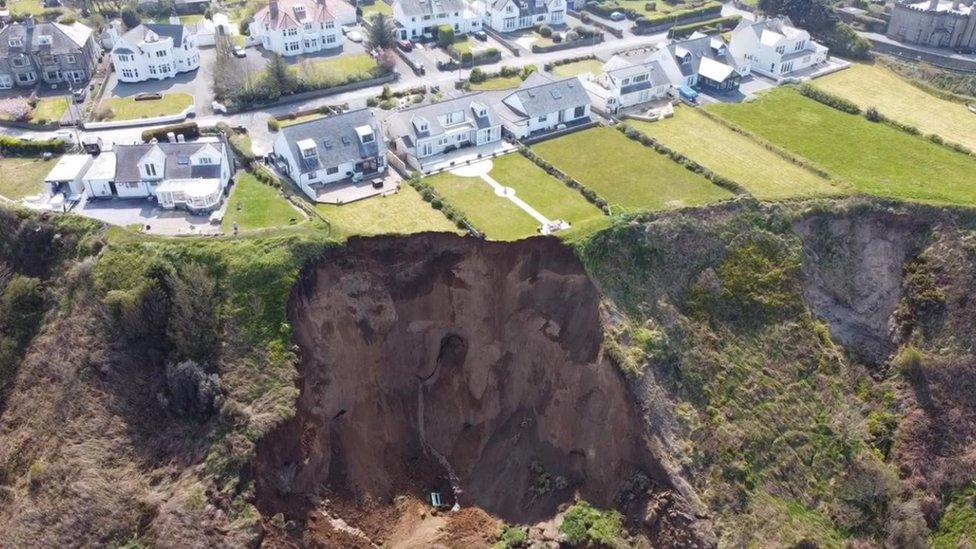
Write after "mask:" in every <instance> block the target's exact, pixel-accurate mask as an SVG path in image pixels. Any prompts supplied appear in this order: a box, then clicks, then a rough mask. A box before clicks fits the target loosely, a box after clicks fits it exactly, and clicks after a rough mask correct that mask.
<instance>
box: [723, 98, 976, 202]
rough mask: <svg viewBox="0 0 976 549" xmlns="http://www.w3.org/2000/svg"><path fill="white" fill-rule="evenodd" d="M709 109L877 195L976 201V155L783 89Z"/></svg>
mask: <svg viewBox="0 0 976 549" xmlns="http://www.w3.org/2000/svg"><path fill="white" fill-rule="evenodd" d="M709 109H711V110H712V112H715V113H717V114H719V115H720V116H723V117H725V118H726V119H727V120H730V121H731V122H733V123H735V124H738V125H739V126H741V127H743V128H745V129H746V130H749V131H750V132H752V133H754V134H756V135H758V136H760V137H762V138H764V139H767V140H769V141H771V142H773V143H775V144H776V145H778V146H780V147H783V148H784V149H787V150H789V151H791V152H793V153H795V154H798V155H800V156H803V157H806V158H808V159H809V160H811V161H813V163H815V164H817V165H818V166H820V167H821V168H823V169H825V170H827V171H828V172H829V173H831V174H833V175H834V176H836V177H839V178H840V179H843V180H845V181H846V182H847V183H850V184H851V185H852V186H853V187H854V188H855V189H856V190H859V191H862V192H866V193H870V194H875V195H878V196H883V197H889V198H898V199H908V200H918V201H923V202H930V203H938V204H959V205H974V204H976V184H974V181H976V177H974V174H976V160H974V159H973V158H972V157H969V156H966V155H963V154H959V153H956V152H953V151H950V150H948V149H946V148H945V147H940V146H938V145H935V144H933V143H930V142H928V141H926V140H925V139H923V138H920V137H916V136H912V135H908V134H906V133H904V132H902V131H899V130H896V129H894V128H891V127H889V126H886V125H884V124H877V123H873V122H869V121H868V120H867V119H865V118H864V117H863V116H856V115H851V114H846V113H843V112H841V111H838V110H836V109H833V108H830V107H827V106H826V105H822V104H820V103H817V102H815V101H813V100H810V99H807V98H805V97H803V96H801V95H800V94H799V93H797V92H796V90H793V89H790V88H780V89H777V90H774V91H772V92H769V93H767V94H764V95H763V96H762V97H761V98H760V99H758V100H756V101H752V102H750V103H744V104H740V105H728V104H716V105H713V106H711V107H709ZM970 116H972V115H970Z"/></svg>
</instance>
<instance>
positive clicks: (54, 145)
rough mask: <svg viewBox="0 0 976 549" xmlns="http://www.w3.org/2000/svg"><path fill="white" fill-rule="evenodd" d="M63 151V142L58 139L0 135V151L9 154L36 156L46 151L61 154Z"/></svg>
mask: <svg viewBox="0 0 976 549" xmlns="http://www.w3.org/2000/svg"><path fill="white" fill-rule="evenodd" d="M64 151H65V144H64V141H62V140H60V139H47V140H37V141H35V140H31V139H19V138H17V137H10V136H6V135H0V152H2V153H4V154H8V155H11V156H38V155H41V154H43V153H46V152H49V153H52V154H61V153H63V152H64Z"/></svg>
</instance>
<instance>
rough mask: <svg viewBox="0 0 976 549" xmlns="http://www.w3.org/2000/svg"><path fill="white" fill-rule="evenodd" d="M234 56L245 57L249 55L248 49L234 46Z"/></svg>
mask: <svg viewBox="0 0 976 549" xmlns="http://www.w3.org/2000/svg"><path fill="white" fill-rule="evenodd" d="M234 57H240V58H242V59H243V58H245V57H247V51H246V50H245V49H244V48H241V47H237V48H234Z"/></svg>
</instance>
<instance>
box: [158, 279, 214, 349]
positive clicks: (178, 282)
mask: <svg viewBox="0 0 976 549" xmlns="http://www.w3.org/2000/svg"><path fill="white" fill-rule="evenodd" d="M172 287H173V308H172V311H171V313H170V318H169V326H167V330H166V334H167V335H168V336H169V339H170V342H172V344H173V347H175V348H176V350H177V351H178V352H179V354H180V356H182V357H185V358H189V359H191V360H205V359H207V358H209V357H210V356H212V355H213V354H214V352H215V351H216V350H217V345H218V343H219V341H220V310H219V307H218V303H219V299H218V295H217V281H216V280H215V279H214V278H213V277H212V276H211V275H210V273H209V272H207V268H206V267H204V266H203V265H201V264H200V263H190V264H188V265H187V266H186V267H184V268H183V271H182V272H181V273H180V274H179V276H176V277H173V281H172Z"/></svg>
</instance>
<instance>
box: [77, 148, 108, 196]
mask: <svg viewBox="0 0 976 549" xmlns="http://www.w3.org/2000/svg"><path fill="white" fill-rule="evenodd" d="M82 182H83V183H84V185H85V192H86V193H88V196H89V197H92V198H111V197H112V196H114V195H115V192H114V189H115V152H114V151H102V152H100V153H99V154H98V156H96V157H95V159H94V160H93V161H92V163H91V167H89V168H88V171H87V172H85V176H84V177H83V178H82Z"/></svg>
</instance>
